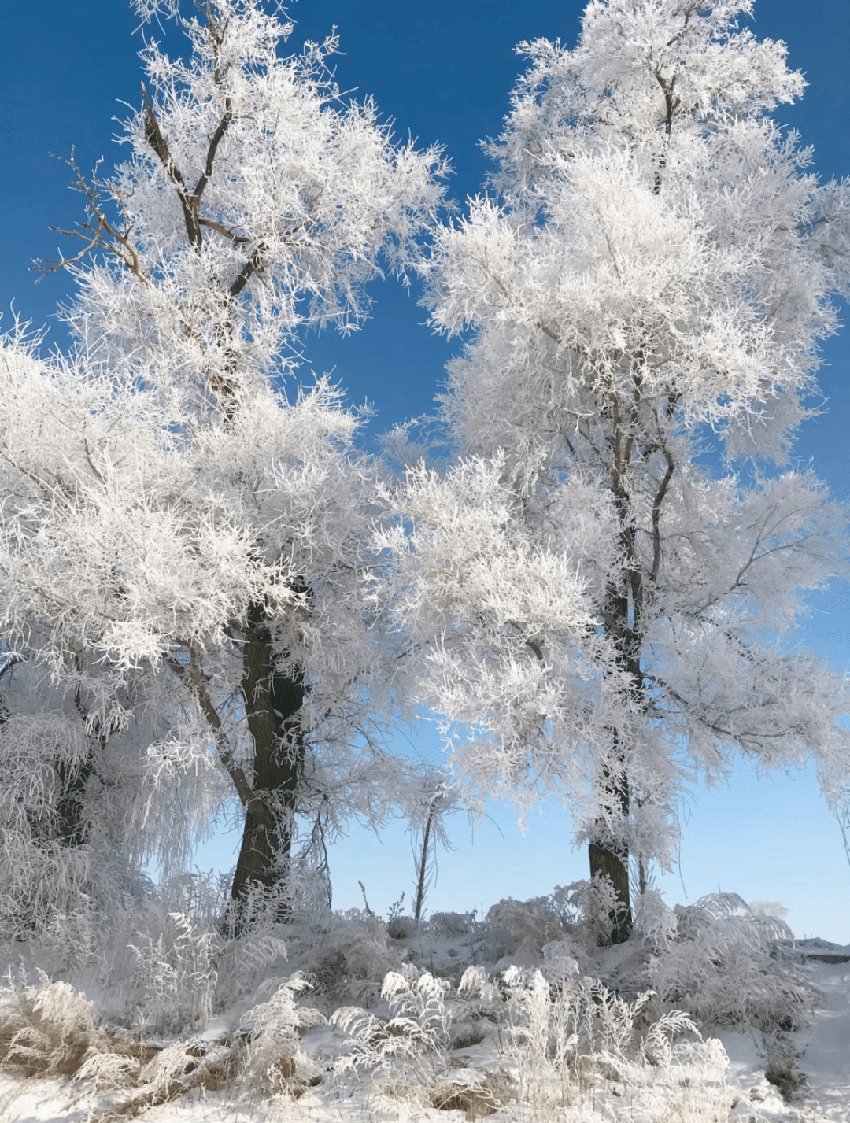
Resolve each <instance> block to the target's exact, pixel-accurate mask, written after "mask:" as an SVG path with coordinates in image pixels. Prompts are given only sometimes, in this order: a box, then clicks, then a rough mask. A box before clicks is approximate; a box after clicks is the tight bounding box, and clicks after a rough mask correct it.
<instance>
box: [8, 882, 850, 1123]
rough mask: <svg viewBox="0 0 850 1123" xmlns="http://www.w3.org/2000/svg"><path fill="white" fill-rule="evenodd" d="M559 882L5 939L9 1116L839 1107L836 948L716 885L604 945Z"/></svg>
mask: <svg viewBox="0 0 850 1123" xmlns="http://www.w3.org/2000/svg"><path fill="white" fill-rule="evenodd" d="M565 901H566V897H565V896H564V895H563V891H561V896H560V897H559V896H558V893H555V894H553V895H552V896H551V897H549V898H538V899H536V900H534V901H530V902H525V903H521V902H516V901H503V902H500V904H499V905H497V906H494V908H493V909H492V910H491V911H490V913H489V914H488V917H487V918H486V920H485V921H483V922H482V921H476V920H475V919H474V918H473V917H471V916H465V915H463V914H455V913H444V914H436V915H435V916H433V917H432V918H431V919H430V921H428V922H427V923H422V924H420V925H416V924H415V922H414V921H412V920H411V919H410V918H407V917H396V918H394V919H391V920H390V921H389V923H385V922H384V921H382V920H381V919H380V918H378V917H375V916H370V915H367V914H366V913H365V912H361V913H349V914H345V915H343V916H341V915H336V916H334V917H330V916H328V917H326V918H325V921H324V924H323V925H317V924H315V923H314V924H313V925H312V926H309V925H306V924H301V925H287V926H283V925H278V926H270V925H265V926H264V927H262V928H258V929H257V930H256V931H255V933H254V934H253V935H252V936H249V937H246V938H243V939H242V940H239V941H234V940H231V941H224V940H223V939H222V938H221V937H220V936H218V935H217V934H216V933H215V932H214V930H213V929H212V927H211V926H209V925H208V926H206V927H205V926H204V925H203V924H202V923H200V922H194V923H189V922H188V921H185V920H176V919H175V917H174V916H172V917H171V918H170V919H171V923H172V928H171V930H170V931H165V932H163V933H161V936H162V938H159V939H154V938H153V937H150V938H149V939H148V940H147V946H144V945H143V944H142V941H141V940H140V942H139V945H138V950H136V951H135V952H133V953H132V956H131V957H125V958H123V959H122V958H121V956H120V954H118V951H117V949H113V951H112V952H111V953H110V955H104V954H101V956H100V957H99V958H96V959H93V958H92V957H91V956H89V957H88V958H86V957H85V956H80V955H79V954H78V953H75V955H76V961H75V962H74V963H71V962H70V961H69V960H68V958H67V956H66V961H65V963H64V965H63V964H62V963H61V962H60V960H61V956H60V955H58V951H57V944H56V943H55V942H54V943H53V944H52V945H50V946H48V945H47V944H41V945H38V946H36V945H35V944H34V943H33V944H23V945H18V948H17V949H15V948H12V947H10V946H9V945H7V946H6V947H4V948H3V949H2V950H3V953H4V954H5V955H6V961H7V962H10V960H11V953H12V952H14V951H16V950H17V953H18V958H17V963H15V962H11V965H10V967H9V972H8V975H7V979H6V985H5V987H4V989H3V991H2V994H0V1056H2V1058H3V1059H2V1063H0V1123H30V1121H31V1123H49V1121H54V1120H55V1121H57V1123H58V1121H59V1120H63V1121H64V1120H68V1121H69V1123H84V1121H85V1123H95V1121H97V1123H107V1121H113V1120H118V1119H132V1118H137V1117H144V1118H145V1119H149V1120H152V1121H163V1123H165V1121H171V1120H174V1121H175V1123H177V1121H185V1123H201V1121H202V1120H203V1121H210V1123H213V1121H215V1123H218V1121H221V1123H237V1120H251V1119H254V1120H257V1121H258V1123H264V1121H265V1120H277V1119H292V1120H315V1121H316V1123H325V1121H328V1123H330V1121H331V1120H341V1121H351V1123H366V1121H369V1123H378V1121H382V1120H410V1121H412V1120H415V1119H423V1120H424V1119H433V1120H439V1119H445V1120H447V1121H449V1120H451V1119H453V1118H454V1119H459V1118H466V1119H471V1120H472V1119H479V1118H484V1117H490V1118H492V1119H493V1123H502V1121H503V1120H504V1121H508V1120H521V1121H528V1123H537V1121H540V1123H550V1121H551V1123H555V1121H559V1120H563V1121H564V1123H582V1121H585V1120H587V1121H590V1120H596V1119H599V1120H612V1121H614V1120H616V1121H620V1120H623V1121H625V1120H628V1121H630V1123H725V1121H726V1120H736V1121H741V1123H743V1121H745V1120H753V1121H758V1120H766V1121H772V1120H776V1121H783V1123H784V1121H788V1123H791V1121H792V1120H793V1121H796V1120H800V1121H803V1120H805V1121H807V1123H809V1121H810V1123H817V1121H819V1120H830V1121H839V1120H850V946H848V947H839V946H838V945H834V944H827V943H825V942H824V941H811V940H809V941H803V942H794V941H793V940H790V939H789V938H788V932H787V929H784V925H783V924H782V922H781V921H777V920H776V919H775V918H772V917H767V916H765V915H763V914H760V913H757V912H755V911H752V910H750V909H749V908H748V906H747V905H746V904H745V903H744V902H743V901H741V899H740V898H737V897H734V896H733V895H728V894H725V895H720V894H718V895H715V896H713V897H711V898H705V899H704V900H703V901H702V902H699V903H698V904H697V905H694V906H690V907H689V908H685V909H682V908H680V909H677V910H676V912H675V913H674V912H673V911H672V910H669V909H667V908H666V906H664V905H663V904H662V903H661V901H660V898H659V899H658V900H657V901H655V902H654V912H653V913H652V915H651V916H644V918H643V925H644V927H643V930H642V931H641V929H638V933H639V934H638V935H636V936H635V937H634V938H633V939H632V941H631V942H630V943H628V944H626V945H622V946H620V947H604V948H601V947H597V946H596V938H597V936H598V933H596V932H595V931H594V930H593V928H592V926H590V925H589V924H588V922H587V921H586V920H582V919H581V917H580V916H579V915H578V914H568V912H567V911H566V908H565ZM559 909H560V911H559ZM783 929H784V931H783ZM650 930H651V933H650ZM73 942H74V941H73V940H71V939H70V938H69V941H68V943H69V946H70V945H71V944H72V943H73ZM284 945H285V947H284ZM38 955H41V956H42V957H43V962H44V963H45V965H46V966H49V967H50V968H51V970H50V972H49V973H45V972H44V971H39V970H38V964H37V962H36V957H37V956H38ZM51 956H52V957H53V958H52V962H51ZM107 961H109V962H107ZM84 995H85V997H84Z"/></svg>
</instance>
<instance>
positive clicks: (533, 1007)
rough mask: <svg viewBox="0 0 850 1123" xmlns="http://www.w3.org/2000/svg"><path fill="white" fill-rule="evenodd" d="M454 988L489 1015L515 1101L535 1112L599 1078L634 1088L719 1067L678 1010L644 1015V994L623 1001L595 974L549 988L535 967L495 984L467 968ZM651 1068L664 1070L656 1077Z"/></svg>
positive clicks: (711, 1048) (718, 1075) (648, 1003)
mask: <svg viewBox="0 0 850 1123" xmlns="http://www.w3.org/2000/svg"><path fill="white" fill-rule="evenodd" d="M459 992H460V993H461V994H465V995H467V996H469V997H473V996H474V997H478V998H479V1000H480V1001H481V1002H482V1003H483V1004H485V1005H486V1007H488V1008H489V1010H490V1011H491V1012H492V1016H494V1017H495V1018H497V1020H498V1025H499V1037H500V1040H501V1043H502V1046H501V1048H502V1052H503V1055H504V1056H505V1057H506V1058H507V1059H509V1060H510V1062H511V1065H512V1068H513V1071H514V1072H515V1074H516V1077H517V1079H518V1082H519V1088H518V1101H519V1103H520V1104H523V1105H527V1106H528V1107H530V1109H531V1111H532V1114H533V1115H535V1116H540V1115H541V1114H542V1115H544V1116H545V1114H548V1113H549V1112H550V1111H551V1110H553V1109H554V1108H556V1107H564V1106H566V1105H567V1104H569V1103H572V1102H573V1101H574V1100H576V1099H581V1098H582V1096H583V1095H584V1093H585V1091H586V1090H587V1089H588V1087H589V1086H591V1085H593V1086H596V1085H598V1084H599V1082H600V1081H603V1082H604V1081H608V1082H610V1081H614V1082H628V1084H629V1086H630V1087H632V1088H634V1089H639V1088H641V1087H649V1086H650V1085H653V1084H657V1083H659V1081H660V1082H662V1083H663V1081H664V1080H669V1082H670V1083H671V1085H675V1084H676V1079H677V1078H676V1075H675V1072H676V1071H678V1070H680V1069H682V1067H683V1066H689V1067H694V1068H696V1070H698V1071H699V1070H703V1071H708V1069H711V1070H712V1072H713V1074H714V1079H716V1080H722V1074H723V1072H724V1071H725V1065H726V1060H725V1056H724V1054H723V1050H722V1047H721V1046H719V1045H718V1043H716V1042H708V1043H705V1042H703V1041H702V1040H701V1038H700V1036H699V1034H698V1032H697V1029H696V1026H695V1024H694V1022H693V1021H692V1020H691V1019H690V1018H689V1017H688V1016H687V1015H686V1014H684V1013H683V1012H681V1011H671V1012H668V1013H666V1014H665V1015H664V1016H663V1017H661V1018H660V1019H658V1020H652V1018H651V1016H650V1011H651V1009H652V1005H653V1004H652V999H653V994H652V992H651V991H646V992H644V993H643V994H642V995H640V996H639V997H638V998H637V999H635V1000H634V1001H632V1002H628V1001H626V1000H624V999H622V998H620V997H618V996H617V995H616V994H614V993H613V992H612V991H610V990H609V989H608V988H607V987H605V986H604V985H603V984H602V983H601V982H599V981H598V980H595V979H590V978H584V979H573V980H564V981H562V982H560V983H557V984H554V985H553V984H550V983H549V982H547V980H546V979H545V978H544V976H543V974H542V972H540V971H539V970H533V971H528V970H523V969H522V968H518V967H511V968H509V969H508V970H507V971H505V972H504V974H503V975H502V978H501V980H499V981H498V982H496V983H494V982H493V981H491V980H490V978H489V976H488V975H487V974H486V972H484V971H482V970H481V968H469V969H468V971H467V972H466V974H465V975H464V978H463V979H462V980H461V985H460V987H459ZM683 1037H685V1038H686V1040H681V1039H682V1038H683ZM659 1070H663V1071H664V1072H666V1073H668V1075H667V1076H665V1077H663V1078H662V1077H659V1075H658V1071H659Z"/></svg>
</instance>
